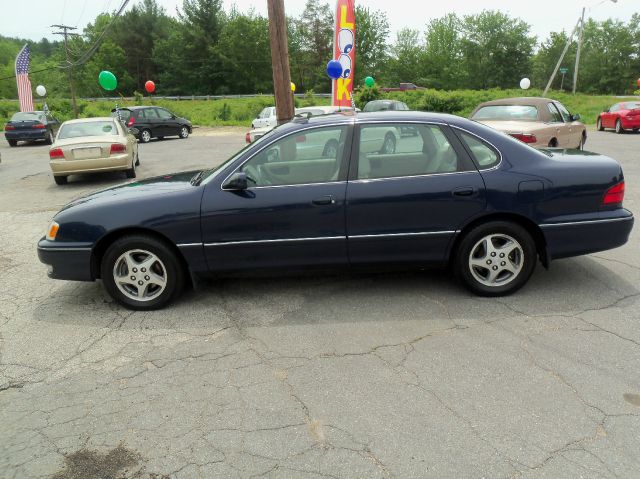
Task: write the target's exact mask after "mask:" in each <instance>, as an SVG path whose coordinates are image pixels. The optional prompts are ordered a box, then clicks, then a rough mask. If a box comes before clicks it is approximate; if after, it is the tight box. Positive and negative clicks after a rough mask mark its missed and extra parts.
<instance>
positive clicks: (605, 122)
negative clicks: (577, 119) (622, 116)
mask: <svg viewBox="0 0 640 479" xmlns="http://www.w3.org/2000/svg"><path fill="white" fill-rule="evenodd" d="M619 111H620V103H616V104H615V105H613V106H612V107H611V108H610V109H609V111H608V112H607V113H603V114H602V126H604V127H605V128H615V127H616V120H617V119H618V112H619Z"/></svg>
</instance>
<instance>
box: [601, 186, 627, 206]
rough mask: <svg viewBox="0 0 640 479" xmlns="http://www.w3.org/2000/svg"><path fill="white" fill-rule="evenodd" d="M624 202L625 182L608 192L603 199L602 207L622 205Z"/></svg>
mask: <svg viewBox="0 0 640 479" xmlns="http://www.w3.org/2000/svg"><path fill="white" fill-rule="evenodd" d="M622 200H624V181H623V182H621V183H618V184H617V185H613V186H612V187H611V188H609V189H608V190H607V192H606V193H605V194H604V197H603V198H602V206H605V205H621V204H622Z"/></svg>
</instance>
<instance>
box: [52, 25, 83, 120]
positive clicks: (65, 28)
mask: <svg viewBox="0 0 640 479" xmlns="http://www.w3.org/2000/svg"><path fill="white" fill-rule="evenodd" d="M51 27H52V28H59V29H60V30H62V31H60V32H53V34H54V35H62V36H64V52H65V55H66V57H67V63H68V64H69V65H70V67H69V70H68V74H69V89H70V90H71V102H72V103H73V114H74V116H75V117H76V118H78V105H77V103H76V91H75V88H74V87H73V65H72V64H71V61H70V60H69V41H68V38H69V37H70V36H74V35H75V36H78V34H77V33H73V32H69V30H77V28H76V27H70V26H67V25H51Z"/></svg>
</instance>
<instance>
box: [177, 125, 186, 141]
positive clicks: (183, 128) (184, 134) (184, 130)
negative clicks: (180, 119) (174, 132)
mask: <svg viewBox="0 0 640 479" xmlns="http://www.w3.org/2000/svg"><path fill="white" fill-rule="evenodd" d="M178 136H180V138H182V139H185V138H188V137H189V128H187V127H186V126H183V127H181V128H180V134H179V135H178Z"/></svg>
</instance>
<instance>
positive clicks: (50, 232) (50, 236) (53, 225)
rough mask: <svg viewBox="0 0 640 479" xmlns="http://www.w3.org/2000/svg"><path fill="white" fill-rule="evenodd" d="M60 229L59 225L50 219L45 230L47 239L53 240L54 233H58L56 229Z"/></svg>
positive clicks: (54, 237)
mask: <svg viewBox="0 0 640 479" xmlns="http://www.w3.org/2000/svg"><path fill="white" fill-rule="evenodd" d="M59 229H60V225H59V224H58V223H56V222H55V221H52V222H51V224H50V225H49V229H48V230H47V239H48V240H49V241H55V239H56V235H57V234H58V230H59Z"/></svg>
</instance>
